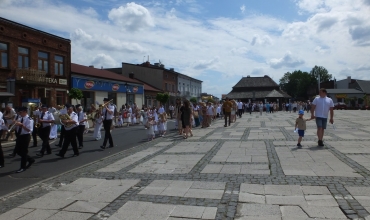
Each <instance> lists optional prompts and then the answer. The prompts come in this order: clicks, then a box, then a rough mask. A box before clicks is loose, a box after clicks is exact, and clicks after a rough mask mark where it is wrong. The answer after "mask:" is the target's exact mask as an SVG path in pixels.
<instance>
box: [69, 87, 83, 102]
mask: <svg viewBox="0 0 370 220" xmlns="http://www.w3.org/2000/svg"><path fill="white" fill-rule="evenodd" d="M68 96H69V97H70V98H71V99H76V102H77V103H78V101H77V100H81V99H82V98H83V97H84V95H83V93H82V91H81V90H80V89H77V88H72V89H71V90H69V93H68Z"/></svg>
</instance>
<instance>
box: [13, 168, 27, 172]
mask: <svg viewBox="0 0 370 220" xmlns="http://www.w3.org/2000/svg"><path fill="white" fill-rule="evenodd" d="M24 171H26V169H23V168H21V169H19V170H17V171H15V172H16V173H22V172H24Z"/></svg>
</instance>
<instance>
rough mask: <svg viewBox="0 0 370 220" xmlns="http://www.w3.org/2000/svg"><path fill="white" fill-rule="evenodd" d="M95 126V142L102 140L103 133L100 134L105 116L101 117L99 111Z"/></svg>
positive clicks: (96, 115)
mask: <svg viewBox="0 0 370 220" xmlns="http://www.w3.org/2000/svg"><path fill="white" fill-rule="evenodd" d="M94 121H95V126H94V136H93V137H94V138H95V140H97V141H98V140H100V139H101V133H100V129H101V127H102V125H103V116H102V115H101V113H100V112H99V111H97V112H96V114H95V120H94Z"/></svg>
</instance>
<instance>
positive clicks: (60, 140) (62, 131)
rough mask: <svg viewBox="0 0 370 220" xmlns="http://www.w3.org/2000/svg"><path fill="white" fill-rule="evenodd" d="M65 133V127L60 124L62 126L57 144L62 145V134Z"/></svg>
mask: <svg viewBox="0 0 370 220" xmlns="http://www.w3.org/2000/svg"><path fill="white" fill-rule="evenodd" d="M65 134H66V129H65V128H64V126H63V125H62V128H61V129H60V134H59V144H58V145H59V146H60V147H61V146H63V140H64V136H65Z"/></svg>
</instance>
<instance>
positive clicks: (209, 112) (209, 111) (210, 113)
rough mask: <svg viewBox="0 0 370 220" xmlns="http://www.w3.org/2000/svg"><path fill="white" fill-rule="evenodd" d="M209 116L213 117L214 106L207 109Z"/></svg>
mask: <svg viewBox="0 0 370 220" xmlns="http://www.w3.org/2000/svg"><path fill="white" fill-rule="evenodd" d="M207 115H213V106H212V105H211V106H209V107H208V108H207Z"/></svg>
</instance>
